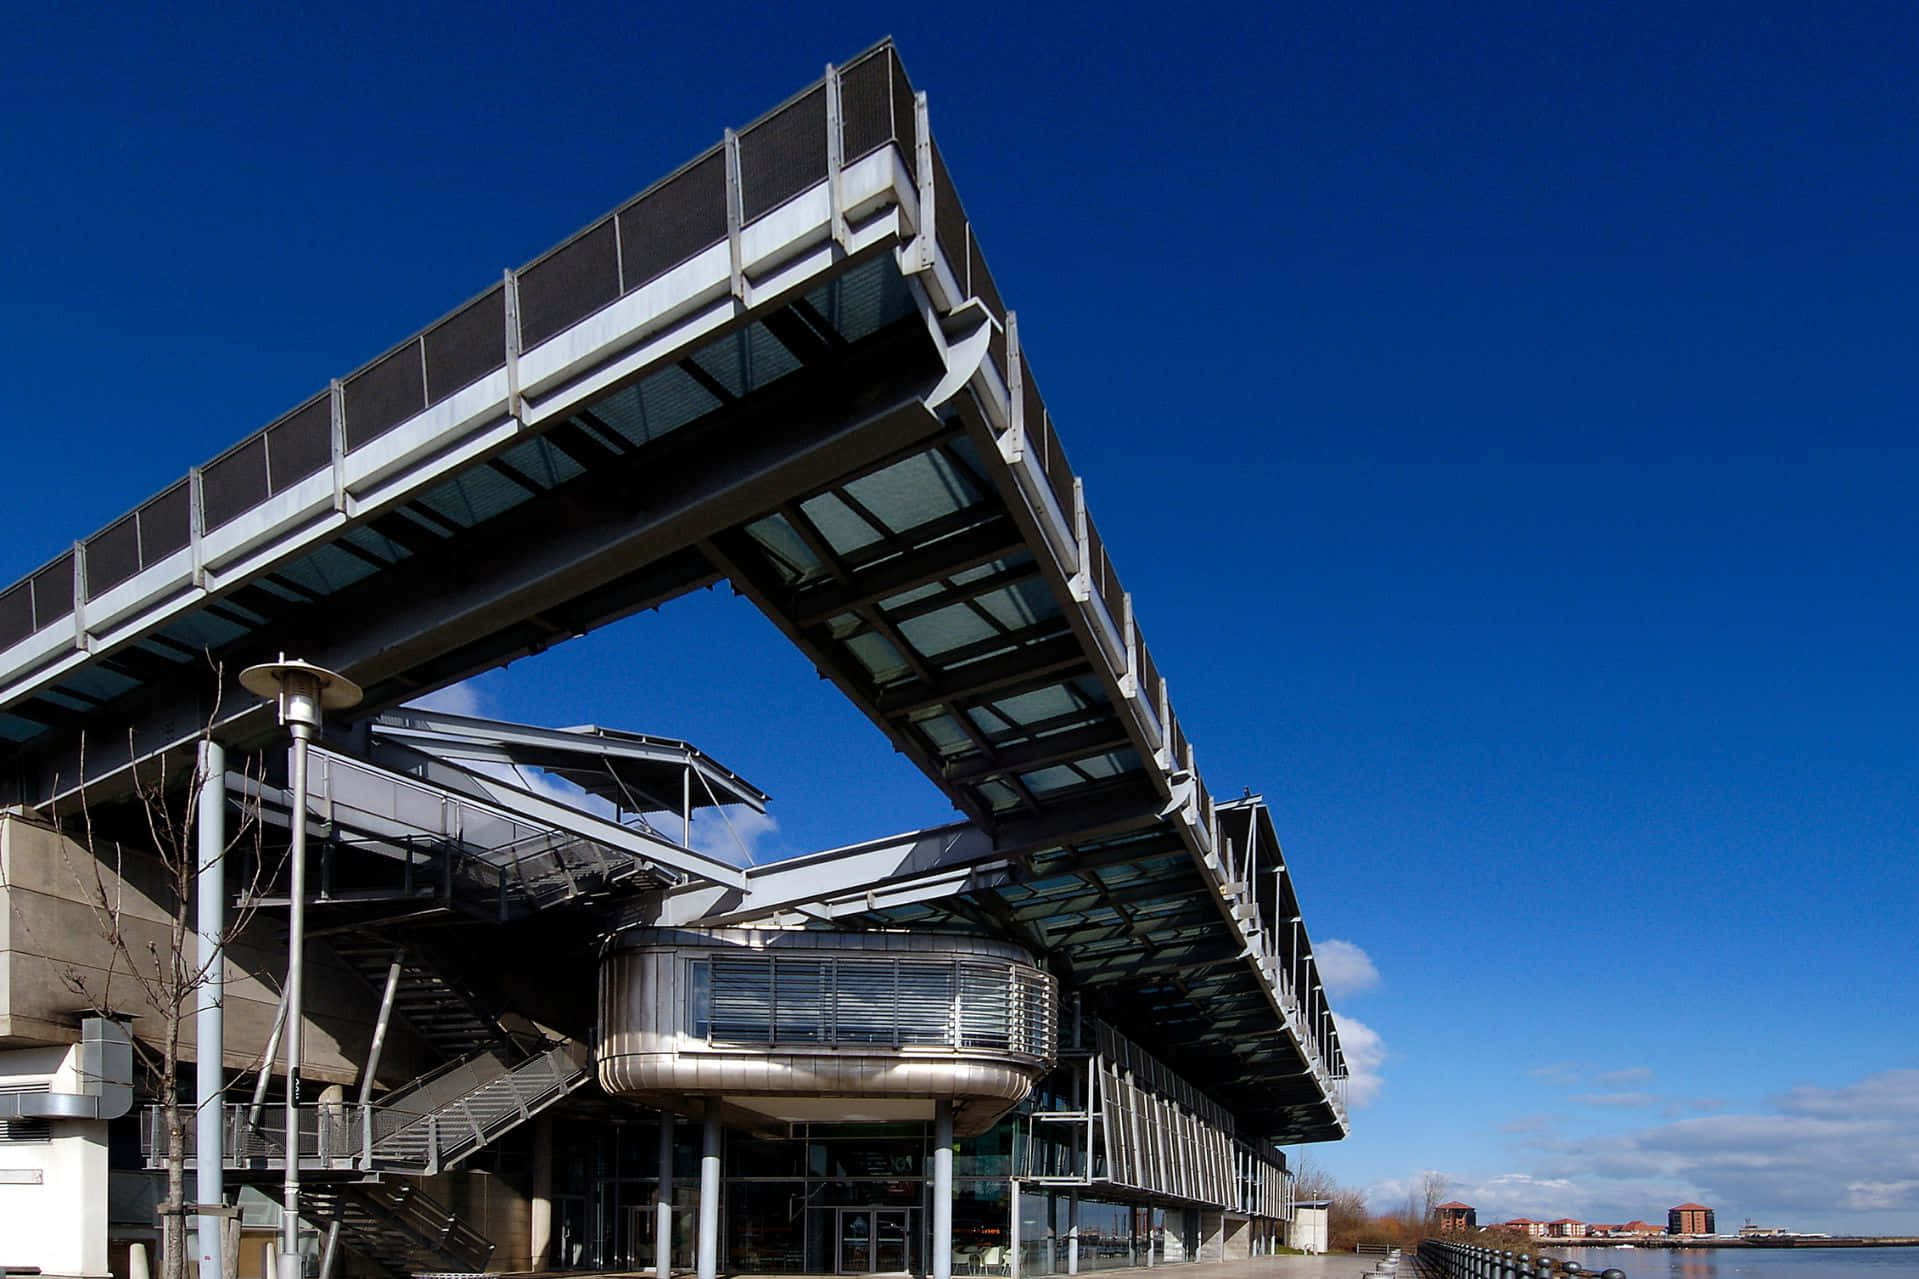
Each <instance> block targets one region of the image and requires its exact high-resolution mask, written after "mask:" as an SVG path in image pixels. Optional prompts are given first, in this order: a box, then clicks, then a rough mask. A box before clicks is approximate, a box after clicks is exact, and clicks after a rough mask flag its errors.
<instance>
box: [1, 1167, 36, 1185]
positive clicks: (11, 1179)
mask: <svg viewBox="0 0 1919 1279" xmlns="http://www.w3.org/2000/svg"><path fill="white" fill-rule="evenodd" d="M46 1179H47V1175H46V1173H44V1172H42V1171H41V1170H40V1169H38V1168H0V1186H38V1185H41V1184H42V1183H44V1182H45V1181H46Z"/></svg>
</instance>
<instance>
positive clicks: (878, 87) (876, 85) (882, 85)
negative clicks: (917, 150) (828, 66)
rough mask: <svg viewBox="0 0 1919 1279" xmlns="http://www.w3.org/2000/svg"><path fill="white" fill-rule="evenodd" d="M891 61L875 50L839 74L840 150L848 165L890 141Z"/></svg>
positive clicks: (891, 131) (891, 126) (891, 125)
mask: <svg viewBox="0 0 1919 1279" xmlns="http://www.w3.org/2000/svg"><path fill="white" fill-rule="evenodd" d="M892 65H893V63H892V59H891V57H890V56H889V53H888V51H887V50H885V49H875V50H874V51H873V52H872V53H869V54H868V55H866V56H865V57H864V58H861V59H860V60H859V61H858V62H855V63H854V64H853V65H852V66H850V67H846V68H844V69H843V70H842V71H841V72H840V149H841V151H842V152H843V153H844V155H845V158H846V161H847V163H849V164H850V163H852V162H853V161H854V160H857V159H859V158H860V157H862V156H865V155H868V154H870V153H872V152H874V151H877V150H879V149H880V148H881V147H883V146H885V145H886V144H887V143H889V142H891V141H892V140H893V83H892V78H891V75H890V72H891V69H892Z"/></svg>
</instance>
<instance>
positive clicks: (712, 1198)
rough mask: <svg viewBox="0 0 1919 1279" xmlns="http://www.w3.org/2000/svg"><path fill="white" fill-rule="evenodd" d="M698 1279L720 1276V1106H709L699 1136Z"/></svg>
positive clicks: (713, 1102) (709, 1103) (713, 1103)
mask: <svg viewBox="0 0 1919 1279" xmlns="http://www.w3.org/2000/svg"><path fill="white" fill-rule="evenodd" d="M698 1261H699V1279H718V1276H719V1273H720V1107H719V1101H718V1100H717V1099H709V1100H708V1101H707V1103H706V1120H705V1126H704V1128H703V1129H702V1131H701V1133H700V1247H699V1254H698Z"/></svg>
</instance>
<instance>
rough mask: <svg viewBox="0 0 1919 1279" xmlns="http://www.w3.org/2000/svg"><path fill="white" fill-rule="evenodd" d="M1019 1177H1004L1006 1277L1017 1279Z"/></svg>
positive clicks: (1018, 1266) (1018, 1268)
mask: <svg viewBox="0 0 1919 1279" xmlns="http://www.w3.org/2000/svg"><path fill="white" fill-rule="evenodd" d="M1019 1212H1020V1208H1019V1178H1018V1177H1008V1178H1007V1179H1006V1279H1019V1272H1020V1264H1019V1262H1020V1256H1019V1251H1020V1238H1019Z"/></svg>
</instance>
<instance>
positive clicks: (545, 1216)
mask: <svg viewBox="0 0 1919 1279" xmlns="http://www.w3.org/2000/svg"><path fill="white" fill-rule="evenodd" d="M528 1208H529V1211H528V1213H527V1231H526V1253H527V1257H526V1260H527V1267H528V1268H529V1269H532V1270H545V1269H546V1268H547V1267H548V1266H549V1265H551V1264H552V1256H551V1254H552V1252H553V1116H551V1115H541V1116H540V1117H539V1118H538V1119H536V1120H534V1121H533V1194H532V1203H531V1204H529V1205H528Z"/></svg>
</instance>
